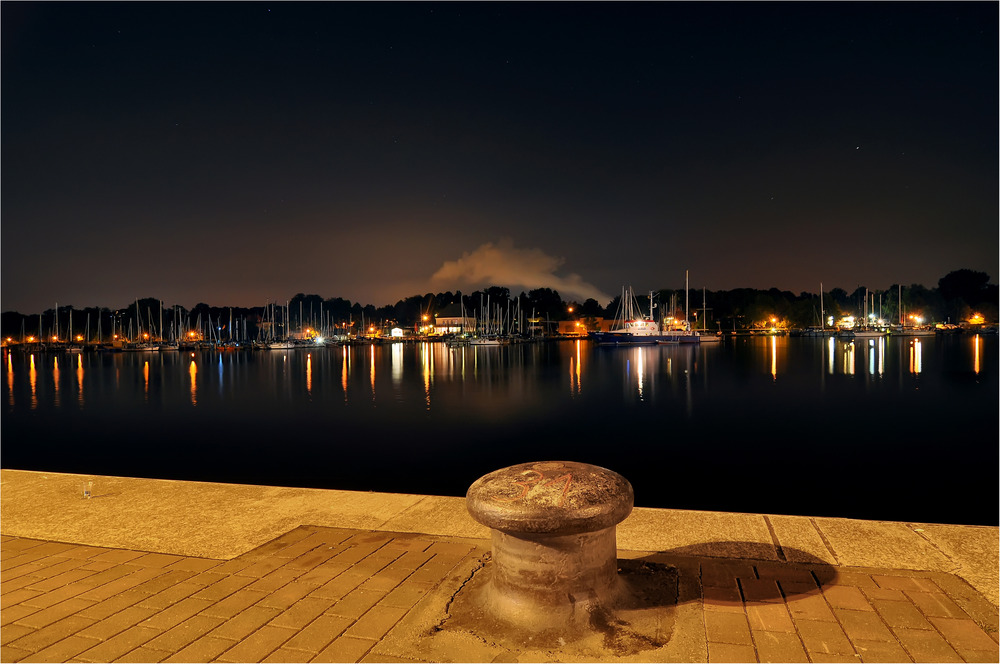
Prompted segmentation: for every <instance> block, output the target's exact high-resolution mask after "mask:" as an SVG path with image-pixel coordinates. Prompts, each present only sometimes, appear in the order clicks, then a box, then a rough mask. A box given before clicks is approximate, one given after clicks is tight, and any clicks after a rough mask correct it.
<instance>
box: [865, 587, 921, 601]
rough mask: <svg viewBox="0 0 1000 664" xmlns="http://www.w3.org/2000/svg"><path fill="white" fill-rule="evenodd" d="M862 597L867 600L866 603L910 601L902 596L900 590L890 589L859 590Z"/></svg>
mask: <svg viewBox="0 0 1000 664" xmlns="http://www.w3.org/2000/svg"><path fill="white" fill-rule="evenodd" d="M861 592H862V593H864V596H865V597H867V598H868V601H869V602H871V601H872V600H876V599H881V600H886V601H890V602H909V601H910V600H909V599H908V598H907V597H906V595H904V594H903V591H902V590H893V589H891V588H863V589H862V590H861Z"/></svg>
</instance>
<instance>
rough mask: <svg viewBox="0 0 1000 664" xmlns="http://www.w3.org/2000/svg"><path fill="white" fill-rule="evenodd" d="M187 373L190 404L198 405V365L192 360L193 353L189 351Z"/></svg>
mask: <svg viewBox="0 0 1000 664" xmlns="http://www.w3.org/2000/svg"><path fill="white" fill-rule="evenodd" d="M188 375H189V376H190V377H191V405H192V406H197V405H198V365H197V364H195V361H194V353H191V365H190V366H189V367H188Z"/></svg>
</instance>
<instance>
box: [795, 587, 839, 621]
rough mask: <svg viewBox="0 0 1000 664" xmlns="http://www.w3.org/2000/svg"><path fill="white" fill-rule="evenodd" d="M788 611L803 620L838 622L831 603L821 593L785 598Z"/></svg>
mask: <svg viewBox="0 0 1000 664" xmlns="http://www.w3.org/2000/svg"><path fill="white" fill-rule="evenodd" d="M785 605H786V606H787V607H788V612H789V613H790V614H791V615H792V616H793V617H794V618H798V619H802V620H820V621H824V622H836V621H837V618H836V617H835V616H834V615H833V611H832V610H831V609H830V605H829V604H827V603H826V598H825V597H824V596H823V595H821V594H818V593H817V594H815V595H797V596H795V597H789V598H788V599H787V600H785Z"/></svg>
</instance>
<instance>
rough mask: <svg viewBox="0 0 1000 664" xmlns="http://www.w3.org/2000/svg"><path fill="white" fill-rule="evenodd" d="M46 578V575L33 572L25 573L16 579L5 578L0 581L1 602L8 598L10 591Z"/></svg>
mask: <svg viewBox="0 0 1000 664" xmlns="http://www.w3.org/2000/svg"><path fill="white" fill-rule="evenodd" d="M44 580H45V579H44V577H41V576H34V575H32V574H24V575H22V576H19V577H17V578H16V579H11V580H10V581H8V580H7V579H3V581H0V602H3V601H5V600H6V599H7V594H8V593H10V592H12V591H14V590H19V589H21V588H26V587H28V586H30V585H31V584H33V583H38V582H39V581H44Z"/></svg>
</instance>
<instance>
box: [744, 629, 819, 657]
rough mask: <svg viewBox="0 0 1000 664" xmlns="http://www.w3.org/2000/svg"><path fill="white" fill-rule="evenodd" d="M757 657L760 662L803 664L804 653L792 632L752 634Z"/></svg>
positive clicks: (796, 636) (797, 638)
mask: <svg viewBox="0 0 1000 664" xmlns="http://www.w3.org/2000/svg"><path fill="white" fill-rule="evenodd" d="M753 641H754V645H755V646H756V647H757V657H758V659H759V660H760V661H761V662H805V661H807V660H806V651H805V648H803V647H802V642H801V641H800V640H799V637H798V635H797V634H795V632H794V631H792V633H790V634H789V633H784V632H757V631H755V632H753Z"/></svg>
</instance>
